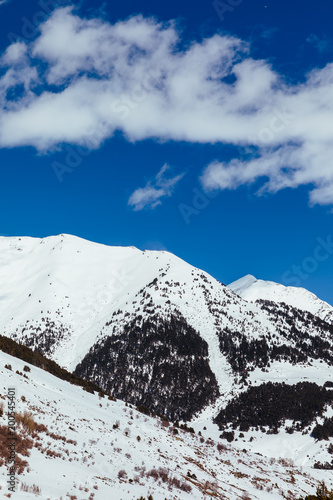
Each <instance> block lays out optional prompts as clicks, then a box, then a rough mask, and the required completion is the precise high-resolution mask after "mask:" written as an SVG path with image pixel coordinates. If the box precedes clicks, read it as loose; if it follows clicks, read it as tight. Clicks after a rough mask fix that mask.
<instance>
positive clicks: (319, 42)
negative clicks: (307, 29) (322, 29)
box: [306, 33, 332, 54]
mask: <svg viewBox="0 0 333 500" xmlns="http://www.w3.org/2000/svg"><path fill="white" fill-rule="evenodd" d="M306 41H307V42H308V43H309V44H310V45H313V46H314V47H315V48H316V49H317V50H318V52H320V53H321V54H323V53H324V52H327V51H329V50H332V40H331V39H330V38H328V37H327V36H326V35H324V36H321V37H319V36H317V35H315V34H314V33H312V34H311V35H310V36H309V37H308V38H307V39H306Z"/></svg>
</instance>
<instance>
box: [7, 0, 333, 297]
mask: <svg viewBox="0 0 333 500" xmlns="http://www.w3.org/2000/svg"><path fill="white" fill-rule="evenodd" d="M0 9H1V16H0V25H1V30H0V51H1V66H0V106H1V107H2V110H1V117H0V172H1V174H0V175H1V188H2V192H1V198H0V207H1V210H0V214H1V215H0V233H1V234H3V235H29V236H38V237H43V236H48V235H51V234H59V233H70V234H75V235H77V236H80V237H83V238H87V239H90V240H93V241H97V242H101V243H106V244H109V245H134V246H137V247H139V248H150V249H167V250H169V251H171V252H173V253H175V254H177V255H178V256H180V257H182V258H183V259H185V260H186V261H188V262H190V263H191V264H193V265H195V266H197V267H200V268H202V269H204V270H206V271H208V272H209V273H211V274H212V275H213V276H215V277H216V278H217V279H219V280H220V281H222V282H224V283H228V282H231V281H233V280H235V279H237V278H239V277H241V276H243V275H245V274H253V275H255V276H256V277H258V278H262V279H269V280H273V281H278V282H282V283H284V284H294V285H297V286H304V287H305V288H308V289H309V290H311V291H313V292H314V293H316V294H317V295H318V296H320V297H321V298H322V299H324V300H327V301H328V302H330V303H332V304H333V291H332V287H331V283H332V278H333V250H332V246H331V239H330V238H331V235H332V236H333V230H332V217H333V214H332V207H333V164H332V160H331V158H332V157H333V151H331V150H332V149H333V147H332V144H331V143H332V141H331V136H330V134H331V132H330V130H331V128H332V120H333V105H332V102H333V99H332V97H333V96H332V93H333V85H332V84H333V69H332V67H331V66H330V63H331V61H332V59H333V57H332V54H333V45H332V44H333V42H332V38H331V19H332V14H333V6H330V4H329V2H327V1H322V0H321V1H319V2H317V3H316V6H314V4H310V2H301V1H298V0H296V1H294V2H292V4H291V3H290V2H287V1H285V0H282V1H280V2H270V1H268V0H267V1H266V2H265V1H262V2H261V1H258V0H252V1H247V0H243V1H241V0H229V3H228V1H226V2H222V1H220V2H217V3H216V2H215V3H214V2H212V3H211V2H208V3H207V2H195V3H192V2H188V1H183V0H179V1H177V2H164V3H162V4H161V5H160V4H156V2H150V1H142V2H140V3H138V2H131V1H124V2H118V3H117V4H114V3H113V4H112V5H111V3H107V2H104V3H103V2H96V1H88V0H87V1H83V2H79V1H76V2H70V1H67V0H59V1H46V0H45V2H44V3H43V2H42V1H40V2H34V1H31V2H25V3H24V4H23V5H22V3H21V2H18V0H11V1H9V2H4V3H0ZM318 248H319V250H318Z"/></svg>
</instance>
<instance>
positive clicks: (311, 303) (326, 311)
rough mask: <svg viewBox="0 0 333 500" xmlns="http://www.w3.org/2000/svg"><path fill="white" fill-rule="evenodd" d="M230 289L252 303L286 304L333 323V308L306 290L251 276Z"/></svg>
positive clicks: (234, 284) (230, 286) (232, 285)
mask: <svg viewBox="0 0 333 500" xmlns="http://www.w3.org/2000/svg"><path fill="white" fill-rule="evenodd" d="M228 288H230V290H232V291H233V292H235V293H237V295H239V296H240V297H242V298H243V299H245V300H248V301H250V302H255V301H256V300H258V299H261V300H271V301H273V302H285V303H286V304H289V305H290V306H293V307H297V308H298V309H301V310H303V311H308V312H310V313H311V314H314V315H315V316H318V317H319V318H321V319H323V320H324V321H327V322H329V323H333V307H332V306H331V305H330V304H328V303H327V302H324V301H323V300H320V299H319V298H318V297H317V296H316V295H314V294H313V293H311V292H309V291H308V290H306V289H305V288H298V287H293V286H284V285H280V284H279V283H274V282H273V281H263V280H260V279H257V278H255V277H254V276H252V275H250V274H248V275H247V276H244V277H243V278H240V279H239V280H237V281H234V282H233V283H230V285H228Z"/></svg>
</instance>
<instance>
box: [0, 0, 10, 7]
mask: <svg viewBox="0 0 333 500" xmlns="http://www.w3.org/2000/svg"><path fill="white" fill-rule="evenodd" d="M8 2H9V0H0V6H1V5H3V4H4V3H8Z"/></svg>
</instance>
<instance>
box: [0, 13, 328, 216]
mask: <svg viewBox="0 0 333 500" xmlns="http://www.w3.org/2000/svg"><path fill="white" fill-rule="evenodd" d="M332 97H333V64H327V66H326V67H324V68H322V69H314V70H313V71H312V72H310V73H309V74H308V75H307V76H306V78H305V80H304V81H303V82H302V83H299V84H295V85H291V84H290V83H287V82H286V80H285V79H284V78H283V75H279V74H278V73H276V72H275V71H274V70H273V69H272V67H271V65H270V64H269V63H268V62H267V61H264V60H255V59H253V58H252V57H251V55H250V47H249V46H248V45H247V44H246V43H244V42H243V41H242V40H240V39H237V38H235V37H231V36H227V35H224V36H222V35H218V34H216V35H214V36H211V37H210V38H207V39H204V40H201V41H194V42H192V43H188V41H184V40H182V38H181V33H179V31H178V30H177V27H176V25H175V24H174V23H173V22H169V23H159V22H157V21H156V20H155V19H152V18H148V19H147V18H143V17H142V16H134V17H132V18H129V19H127V20H125V21H119V22H116V23H114V24H110V23H108V22H106V21H103V20H101V19H97V18H96V19H84V18H81V17H79V16H78V15H75V14H74V10H73V9H72V8H70V7H65V8H60V9H58V10H56V11H55V12H53V14H52V15H51V16H50V17H49V18H48V19H47V20H46V21H45V22H44V23H43V24H41V26H40V31H39V34H38V36H37V37H36V39H35V40H33V41H30V42H21V43H16V44H12V45H11V46H10V47H8V49H7V50H6V52H5V53H4V54H3V55H2V57H1V59H0V147H17V146H25V145H31V146H34V147H35V148H37V149H38V150H39V151H41V152H43V151H44V152H46V151H49V150H52V149H56V148H59V147H61V145H62V144H63V143H71V144H78V145H82V146H87V147H92V141H91V137H92V136H94V137H98V138H99V139H98V141H94V146H93V147H99V145H100V144H101V143H102V142H103V141H104V140H105V139H107V138H109V137H112V135H113V134H114V133H115V132H116V131H121V132H122V133H123V134H124V136H125V137H126V138H127V139H128V140H129V141H139V140H144V139H147V138H153V139H157V140H163V141H166V140H174V141H188V142H197V143H207V144H212V143H217V142H219V143H228V144H234V145H236V146H239V147H241V148H244V153H245V154H246V155H247V156H246V158H247V160H246V161H245V160H243V161H240V160H239V159H234V160H233V161H231V162H230V163H229V164H224V163H223V162H219V161H215V162H213V163H212V164H211V165H209V166H208V167H207V169H206V170H205V172H204V174H203V176H202V183H203V185H204V187H205V188H206V189H234V188H236V187H237V186H239V185H241V184H244V183H246V184H250V183H252V182H254V181H256V182H257V181H259V182H261V191H260V192H263V191H265V190H266V191H270V192H276V191H277V190H279V189H283V188H285V187H292V188H296V187H297V186H300V185H308V186H309V191H310V199H311V202H312V203H321V204H332V203H333V181H332V170H333V165H332V158H333V143H332V140H331V124H332V121H333V99H332ZM97 132H98V133H97ZM144 189H145V190H146V191H144V192H142V191H141V192H139V193H137V195H136V196H137V197H138V198H137V199H138V200H139V196H141V197H142V200H145V199H146V198H147V197H148V194H149V197H150V198H149V199H150V202H149V203H150V204H151V205H153V204H154V203H157V202H158V201H159V200H160V198H161V196H160V194H161V192H160V190H161V189H163V188H162V187H161V186H156V185H153V184H152V185H151V186H146V188H144ZM133 195H134V193H133ZM142 203H143V204H144V202H142ZM134 206H138V207H139V206H140V203H139V202H138V204H134Z"/></svg>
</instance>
